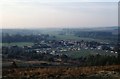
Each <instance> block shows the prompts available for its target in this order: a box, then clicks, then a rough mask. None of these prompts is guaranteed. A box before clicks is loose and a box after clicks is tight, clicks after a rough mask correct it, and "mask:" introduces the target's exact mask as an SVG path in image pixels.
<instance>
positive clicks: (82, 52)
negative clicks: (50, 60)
mask: <svg viewBox="0 0 120 79" xmlns="http://www.w3.org/2000/svg"><path fill="white" fill-rule="evenodd" d="M63 53H64V54H67V55H68V56H70V57H72V58H80V57H85V56H89V55H96V54H100V55H109V56H110V55H113V56H117V54H115V53H111V52H110V51H109V52H105V51H104V50H92V49H87V50H86V49H81V50H79V51H69V52H63Z"/></svg>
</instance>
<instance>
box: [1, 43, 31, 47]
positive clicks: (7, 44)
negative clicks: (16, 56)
mask: <svg viewBox="0 0 120 79" xmlns="http://www.w3.org/2000/svg"><path fill="white" fill-rule="evenodd" d="M14 45H17V46H20V47H22V46H31V45H33V43H32V42H13V43H0V46H14Z"/></svg>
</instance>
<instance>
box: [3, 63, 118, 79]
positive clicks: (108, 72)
mask: <svg viewBox="0 0 120 79" xmlns="http://www.w3.org/2000/svg"><path fill="white" fill-rule="evenodd" d="M16 78H17V79H120V65H112V66H92V67H64V66H60V67H39V68H10V69H3V79H16Z"/></svg>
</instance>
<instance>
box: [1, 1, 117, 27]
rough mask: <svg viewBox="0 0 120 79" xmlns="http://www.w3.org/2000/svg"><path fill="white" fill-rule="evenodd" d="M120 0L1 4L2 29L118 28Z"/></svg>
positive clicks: (11, 2) (6, 2)
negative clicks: (119, 2)
mask: <svg viewBox="0 0 120 79" xmlns="http://www.w3.org/2000/svg"><path fill="white" fill-rule="evenodd" d="M118 1H119V0H0V26H2V28H47V27H48V28H50V27H55V28H56V27H59V28H64V27H65V28H66V27H68V28H70V27H104V26H117V25H118V5H117V4H118V3H117V2H118Z"/></svg>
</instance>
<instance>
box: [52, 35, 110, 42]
mask: <svg viewBox="0 0 120 79" xmlns="http://www.w3.org/2000/svg"><path fill="white" fill-rule="evenodd" d="M54 36H56V39H57V40H77V41H79V40H84V41H97V42H108V43H110V42H111V41H110V40H101V39H97V38H96V39H93V38H84V37H77V36H74V35H58V34H54Z"/></svg>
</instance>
